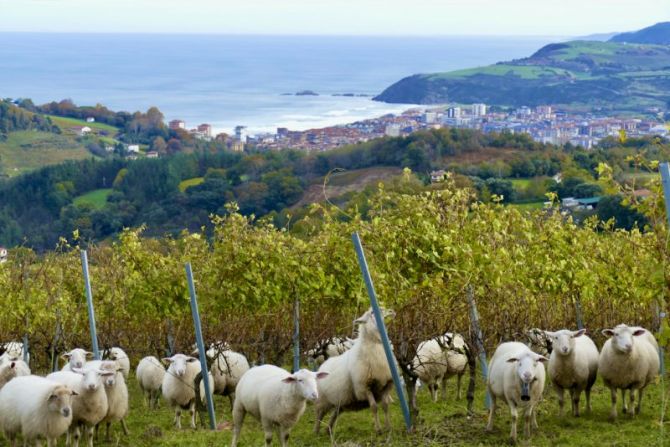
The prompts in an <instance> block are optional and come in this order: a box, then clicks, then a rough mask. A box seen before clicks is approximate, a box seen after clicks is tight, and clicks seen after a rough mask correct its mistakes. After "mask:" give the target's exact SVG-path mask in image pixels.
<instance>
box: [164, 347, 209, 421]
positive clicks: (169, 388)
mask: <svg viewBox="0 0 670 447" xmlns="http://www.w3.org/2000/svg"><path fill="white" fill-rule="evenodd" d="M163 362H165V363H169V364H170V366H169V368H168V370H167V372H166V373H165V376H164V377H163V384H162V386H161V388H162V390H163V397H165V400H167V402H168V404H169V405H170V406H171V407H174V409H175V416H174V424H175V426H176V427H177V428H179V429H180V428H181V410H182V409H184V410H185V409H187V408H188V409H189V412H190V413H191V428H196V425H195V384H194V380H195V376H196V375H197V374H198V373H199V372H200V371H201V367H200V361H199V360H198V359H196V358H195V357H190V356H187V355H184V354H175V355H173V356H172V357H167V358H164V359H163ZM209 383H210V390H212V389H213V388H214V380H213V379H212V374H211V373H210V374H209ZM200 397H201V399H202V401H203V402H204V401H205V382H204V380H203V381H200Z"/></svg>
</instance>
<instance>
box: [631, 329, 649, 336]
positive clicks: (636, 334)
mask: <svg viewBox="0 0 670 447" xmlns="http://www.w3.org/2000/svg"><path fill="white" fill-rule="evenodd" d="M645 332H647V331H646V330H645V329H638V330H636V331H635V332H633V335H634V336H635V337H639V336H640V335H642V334H644V333H645Z"/></svg>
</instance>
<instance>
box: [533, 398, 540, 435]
mask: <svg viewBox="0 0 670 447" xmlns="http://www.w3.org/2000/svg"><path fill="white" fill-rule="evenodd" d="M531 423H532V424H533V429H534V430H537V429H538V428H540V427H539V426H538V425H537V404H536V405H533V412H532V414H531Z"/></svg>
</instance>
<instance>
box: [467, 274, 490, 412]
mask: <svg viewBox="0 0 670 447" xmlns="http://www.w3.org/2000/svg"><path fill="white" fill-rule="evenodd" d="M467 296H468V304H469V305H470V320H471V321H472V329H473V331H474V333H475V339H476V342H477V349H478V350H479V364H480V366H481V369H482V377H484V383H487V382H488V378H489V365H488V362H487V361H486V349H484V337H483V336H482V328H481V326H480V325H479V312H477V304H476V303H475V293H474V291H473V290H472V286H468V292H467ZM484 404H485V405H486V408H487V409H489V408H491V396H490V395H489V388H488V386H487V387H486V398H485V400H484Z"/></svg>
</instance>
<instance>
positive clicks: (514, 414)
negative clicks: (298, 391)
mask: <svg viewBox="0 0 670 447" xmlns="http://www.w3.org/2000/svg"><path fill="white" fill-rule="evenodd" d="M508 403H509V411H510V413H511V414H512V429H511V430H510V433H509V438H510V441H512V443H513V444H516V423H517V420H518V419H519V410H517V408H516V404H515V403H514V402H511V401H510V402H508Z"/></svg>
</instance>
